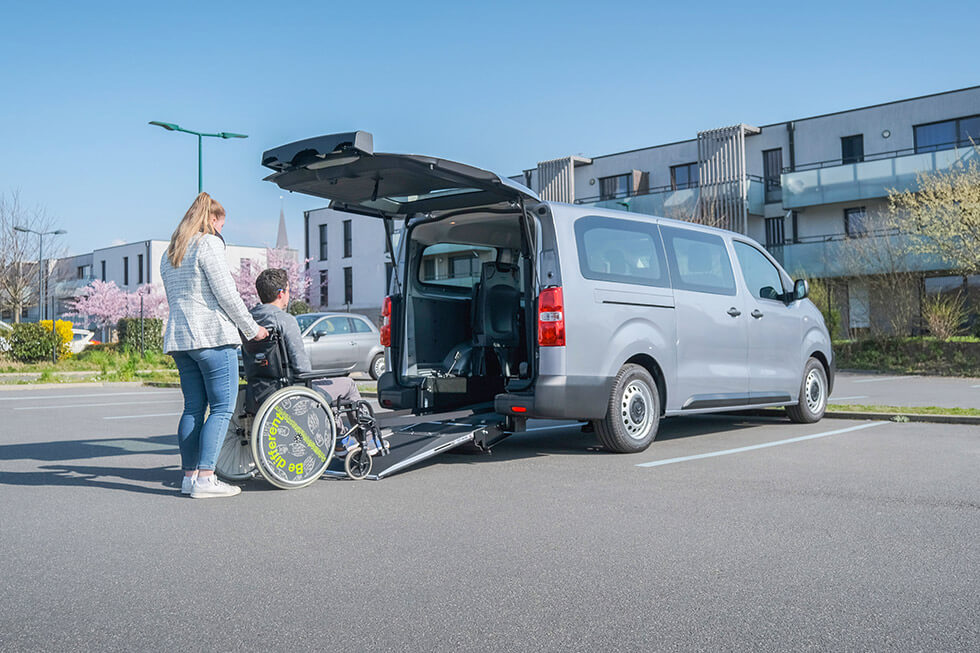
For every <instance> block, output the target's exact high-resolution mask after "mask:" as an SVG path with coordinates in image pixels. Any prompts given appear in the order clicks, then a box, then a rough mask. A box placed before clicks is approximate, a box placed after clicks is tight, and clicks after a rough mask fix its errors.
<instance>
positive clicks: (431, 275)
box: [422, 258, 436, 281]
mask: <svg viewBox="0 0 980 653" xmlns="http://www.w3.org/2000/svg"><path fill="white" fill-rule="evenodd" d="M435 278H436V260H435V259H434V258H426V259H423V260H422V281H435Z"/></svg>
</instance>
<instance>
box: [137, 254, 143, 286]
mask: <svg viewBox="0 0 980 653" xmlns="http://www.w3.org/2000/svg"><path fill="white" fill-rule="evenodd" d="M136 264H137V265H138V266H139V273H138V274H137V275H136V278H137V279H138V281H137V282H136V283H138V284H142V283H143V255H142V254H138V255H137V256H136Z"/></svg>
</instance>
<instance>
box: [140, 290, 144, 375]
mask: <svg viewBox="0 0 980 653" xmlns="http://www.w3.org/2000/svg"><path fill="white" fill-rule="evenodd" d="M143 336H144V332H143V295H142V293H141V294H140V360H142V359H143Z"/></svg>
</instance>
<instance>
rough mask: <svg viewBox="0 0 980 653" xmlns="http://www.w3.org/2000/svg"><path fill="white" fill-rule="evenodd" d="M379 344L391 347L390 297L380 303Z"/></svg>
mask: <svg viewBox="0 0 980 653" xmlns="http://www.w3.org/2000/svg"><path fill="white" fill-rule="evenodd" d="M381 344H382V345H384V346H385V347H391V297H385V300H384V301H383V302H382V303H381Z"/></svg>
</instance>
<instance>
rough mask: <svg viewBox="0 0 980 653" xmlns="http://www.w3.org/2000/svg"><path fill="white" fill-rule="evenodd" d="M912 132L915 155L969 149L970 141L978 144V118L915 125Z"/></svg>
mask: <svg viewBox="0 0 980 653" xmlns="http://www.w3.org/2000/svg"><path fill="white" fill-rule="evenodd" d="M913 130H914V134H915V152H916V154H918V153H920V152H936V151H937V150H950V149H952V148H954V147H970V144H971V141H972V142H973V143H980V116H969V117H967V118H956V119H954V120H944V121H942V122H933V123H930V124H928V125H916V126H915V127H914V128H913Z"/></svg>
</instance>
